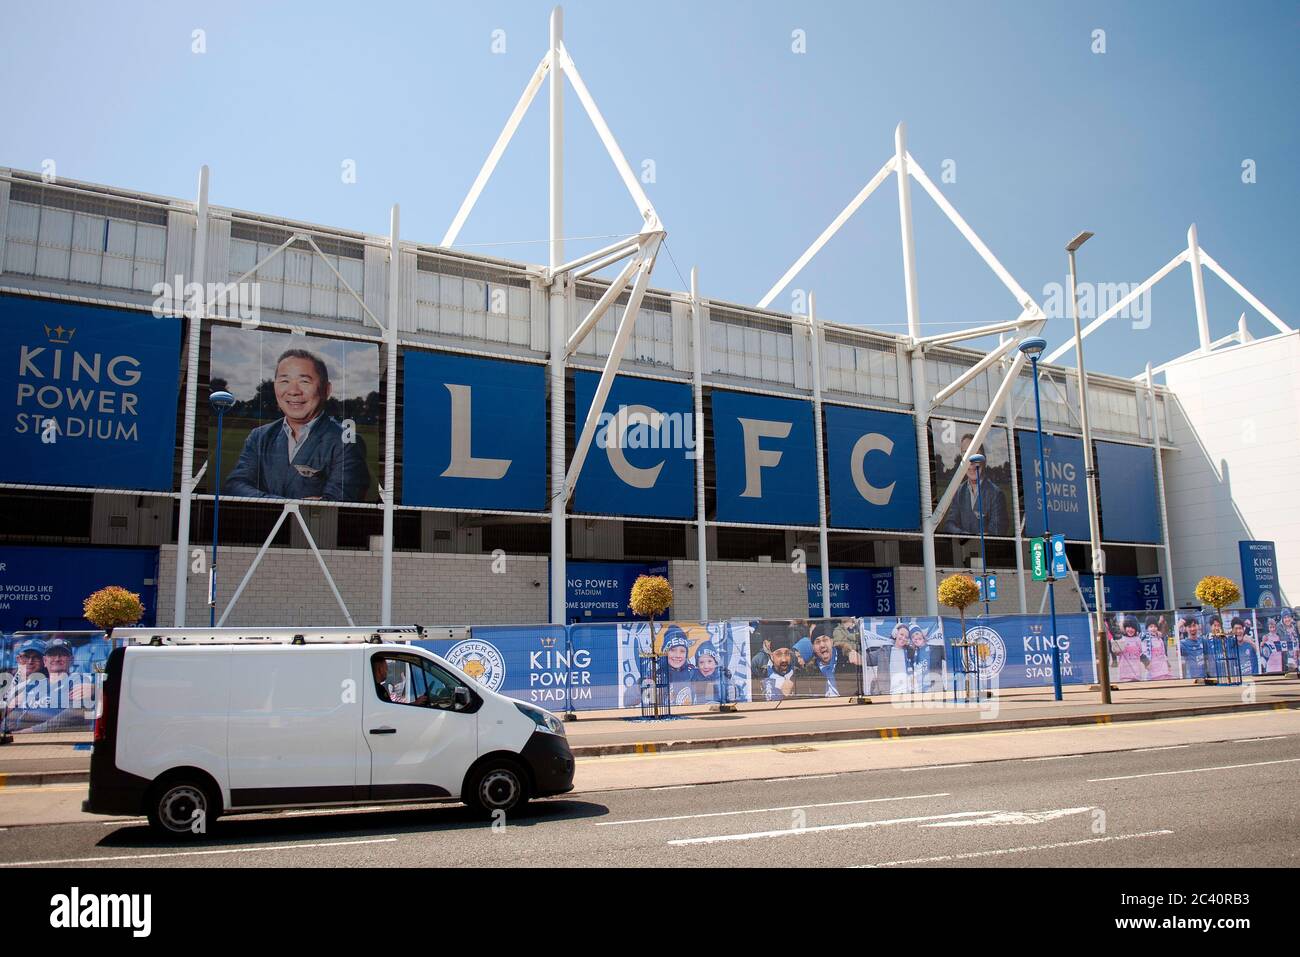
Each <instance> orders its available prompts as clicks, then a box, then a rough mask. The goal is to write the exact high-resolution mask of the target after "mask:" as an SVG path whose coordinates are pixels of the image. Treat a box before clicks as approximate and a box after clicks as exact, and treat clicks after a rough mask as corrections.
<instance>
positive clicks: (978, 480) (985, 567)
mask: <svg viewBox="0 0 1300 957" xmlns="http://www.w3.org/2000/svg"><path fill="white" fill-rule="evenodd" d="M987 461H988V459H986V458H985V457H984V453H983V452H976V453H975V454H974V455H972V456H971V457H970V464H971V465H973V466H975V488H976V489H977V497H978V501H977V503H976V506H977V507H978V508H979V513H980V581H981V582H982V583H983V587H981V588H980V591H981V592H982V593H983V594H984V617H985V618H987V617H989V562H988V551H987V549H985V547H984V464H985V463H986V462H987Z"/></svg>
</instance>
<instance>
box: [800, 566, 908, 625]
mask: <svg viewBox="0 0 1300 957" xmlns="http://www.w3.org/2000/svg"><path fill="white" fill-rule="evenodd" d="M822 610H823V609H822V576H821V569H820V568H809V569H808V616H809V617H810V618H821V617H824V616H823V615H822ZM830 614H831V617H834V618H844V617H848V616H851V617H854V618H865V617H869V616H871V615H892V614H894V570H893V569H892V568H832V569H831V612H830Z"/></svg>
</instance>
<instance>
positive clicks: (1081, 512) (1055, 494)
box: [1016, 432, 1090, 540]
mask: <svg viewBox="0 0 1300 957" xmlns="http://www.w3.org/2000/svg"><path fill="white" fill-rule="evenodd" d="M1016 441H1017V443H1018V444H1017V448H1018V449H1019V453H1020V484H1021V487H1022V488H1023V489H1024V495H1023V496H1022V499H1023V501H1024V508H1025V534H1026V535H1030V536H1038V535H1042V534H1043V533H1044V529H1043V499H1042V495H1043V489H1042V482H1041V481H1040V470H1039V467H1038V433H1036V432H1017V433H1016ZM1043 459H1044V461H1045V463H1046V465H1047V517H1048V521H1049V523H1050V524H1051V528H1050V529H1049V531H1052V532H1055V533H1060V534H1063V535H1065V537H1066V538H1070V539H1075V540H1086V539H1088V538H1089V537H1090V532H1089V529H1088V486H1087V484H1086V482H1085V476H1086V473H1085V471H1084V467H1083V440H1082V439H1074V438H1070V437H1069V436H1063V435H1047V434H1046V433H1044V434H1043Z"/></svg>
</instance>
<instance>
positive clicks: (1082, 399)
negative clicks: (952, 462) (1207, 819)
mask: <svg viewBox="0 0 1300 957" xmlns="http://www.w3.org/2000/svg"><path fill="white" fill-rule="evenodd" d="M1092 236H1093V234H1092V233H1090V232H1087V231H1086V230H1085V231H1084V232H1081V233H1079V235H1077V236H1075V237H1074V238H1073V239H1071V240H1070V242H1069V243H1068V244H1067V245H1066V247H1065V251H1066V252H1067V253H1069V256H1070V305H1071V307H1072V308H1073V310H1074V356H1075V359H1076V361H1077V362H1078V364H1079V410H1080V415H1079V421H1080V422H1081V423H1082V424H1083V468H1084V472H1085V474H1086V476H1087V479H1086V486H1087V489H1088V530H1089V533H1090V534H1091V537H1092V592H1093V600H1092V603H1093V606H1094V613H1095V614H1096V616H1097V625H1096V635H1097V639H1096V641H1097V678H1098V682H1099V683H1100V685H1101V700H1102V703H1103V704H1110V703H1111V700H1110V651H1109V649H1108V648H1107V647H1106V619H1105V617H1104V616H1105V614H1106V583H1105V576H1106V554H1105V552H1103V551H1102V550H1101V520H1100V517H1099V516H1098V513H1097V463H1096V461H1095V460H1094V458H1093V453H1092V429H1091V428H1089V426H1088V376H1087V373H1085V372H1084V370H1083V333H1082V332H1081V331H1080V330H1079V283H1078V280H1077V278H1076V275H1075V270H1074V254H1075V252H1077V251H1078V249H1079V247H1080V246H1082V245H1083V244H1084V243H1086V242H1087V241H1088V240H1089V239H1091V238H1092Z"/></svg>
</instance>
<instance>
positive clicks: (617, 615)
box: [548, 562, 671, 623]
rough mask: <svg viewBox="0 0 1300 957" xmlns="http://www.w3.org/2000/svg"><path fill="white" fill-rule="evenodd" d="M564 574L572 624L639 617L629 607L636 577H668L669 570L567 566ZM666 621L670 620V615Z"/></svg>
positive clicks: (601, 564) (614, 565) (602, 564)
mask: <svg viewBox="0 0 1300 957" xmlns="http://www.w3.org/2000/svg"><path fill="white" fill-rule="evenodd" d="M564 571H565V580H566V585H567V587H566V589H565V598H564V600H565V605H566V607H567V609H568V611H567V614H566V618H567V620H568V621H569V622H570V623H585V622H599V621H630V620H634V619H636V617H637V616H636V615H634V614H633V613H632V609H631V608H630V607H628V602H629V601H630V600H631V598H632V585H633V583H634V582H636V580H637V576H639V575H664V576H667V574H668V566H667V565H664V564H658V565H647V564H641V563H638V562H566V563H565V566H564ZM548 577H549V576H548ZM664 617H671V614H666V615H665V616H664Z"/></svg>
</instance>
